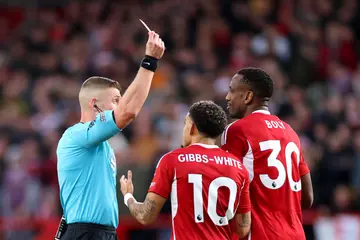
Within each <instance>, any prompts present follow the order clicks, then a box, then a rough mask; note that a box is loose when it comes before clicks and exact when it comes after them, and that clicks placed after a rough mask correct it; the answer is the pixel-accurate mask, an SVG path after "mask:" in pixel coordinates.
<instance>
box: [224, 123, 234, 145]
mask: <svg viewBox="0 0 360 240" xmlns="http://www.w3.org/2000/svg"><path fill="white" fill-rule="evenodd" d="M235 122H236V121H234V122H232V123H230V124H229V125H228V126H227V127H226V129H225V131H224V133H223V134H222V137H221V146H222V145H224V144H225V143H226V141H227V134H228V131H229V128H230V127H231V125H233V124H234V123H235Z"/></svg>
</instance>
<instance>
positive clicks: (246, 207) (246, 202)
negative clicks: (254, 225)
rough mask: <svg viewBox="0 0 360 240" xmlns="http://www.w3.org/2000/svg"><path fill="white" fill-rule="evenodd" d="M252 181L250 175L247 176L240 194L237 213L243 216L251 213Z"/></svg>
mask: <svg viewBox="0 0 360 240" xmlns="http://www.w3.org/2000/svg"><path fill="white" fill-rule="evenodd" d="M249 189H250V179H249V175H248V174H246V177H245V179H244V183H243V187H242V189H241V192H240V194H241V195H240V203H239V207H238V208H237V211H236V213H238V214H243V213H247V212H249V211H251V202H250V190H249Z"/></svg>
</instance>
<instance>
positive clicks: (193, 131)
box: [190, 122, 197, 136]
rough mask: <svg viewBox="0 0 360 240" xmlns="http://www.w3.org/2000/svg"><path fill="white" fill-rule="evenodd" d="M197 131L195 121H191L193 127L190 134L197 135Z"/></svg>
mask: <svg viewBox="0 0 360 240" xmlns="http://www.w3.org/2000/svg"><path fill="white" fill-rule="evenodd" d="M196 132H197V129H196V125H195V123H194V122H192V123H191V127H190V136H193V135H195V134H196Z"/></svg>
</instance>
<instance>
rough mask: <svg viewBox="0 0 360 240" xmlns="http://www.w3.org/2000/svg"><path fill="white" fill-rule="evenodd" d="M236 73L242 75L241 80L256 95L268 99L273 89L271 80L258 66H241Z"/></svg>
mask: <svg viewBox="0 0 360 240" xmlns="http://www.w3.org/2000/svg"><path fill="white" fill-rule="evenodd" d="M238 74H240V75H243V78H242V81H243V82H244V83H245V84H247V85H248V86H249V88H250V89H251V90H252V91H253V92H254V94H255V96H256V97H259V98H265V99H267V100H268V99H269V98H271V96H272V94H273V91H274V84H273V80H272V79H271V77H270V76H269V74H267V73H266V72H265V71H264V70H262V69H260V68H251V67H249V68H243V69H241V70H240V71H239V72H238Z"/></svg>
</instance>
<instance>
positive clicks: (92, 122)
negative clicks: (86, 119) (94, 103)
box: [88, 120, 96, 131]
mask: <svg viewBox="0 0 360 240" xmlns="http://www.w3.org/2000/svg"><path fill="white" fill-rule="evenodd" d="M95 122H96V120H92V121H91V122H90V124H89V127H88V131H89V130H90V128H92V127H93V126H94V125H95Z"/></svg>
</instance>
